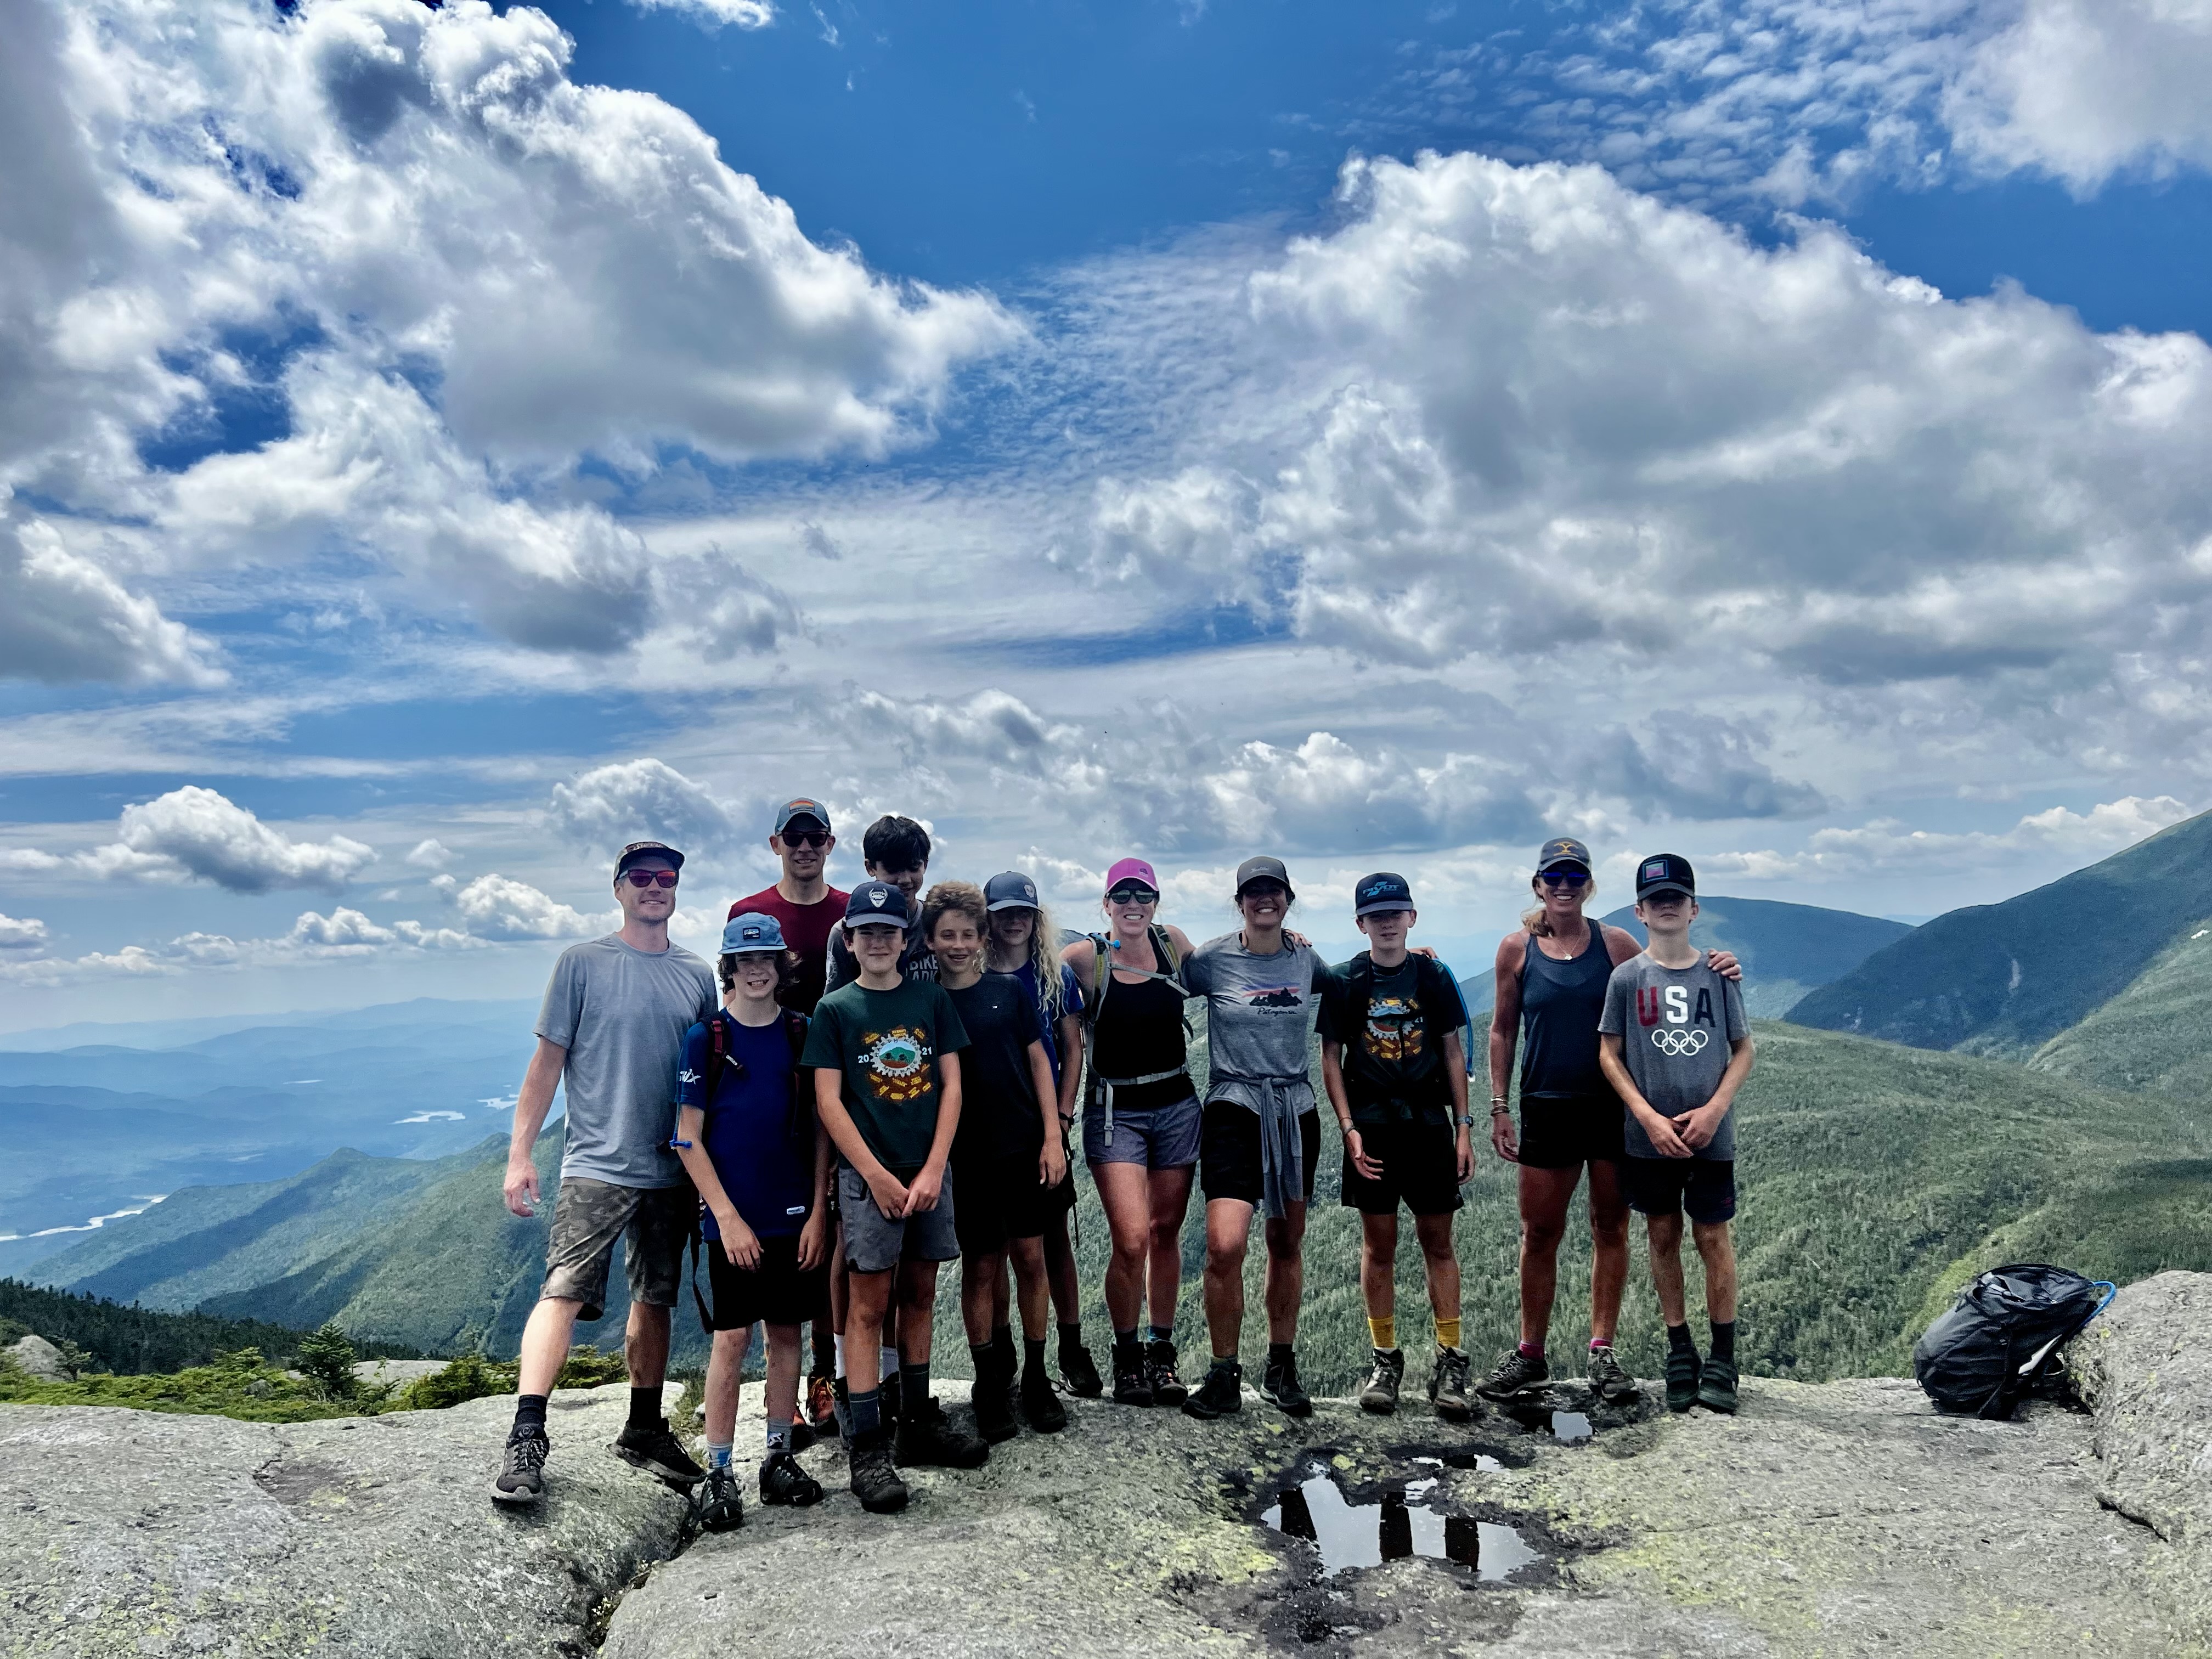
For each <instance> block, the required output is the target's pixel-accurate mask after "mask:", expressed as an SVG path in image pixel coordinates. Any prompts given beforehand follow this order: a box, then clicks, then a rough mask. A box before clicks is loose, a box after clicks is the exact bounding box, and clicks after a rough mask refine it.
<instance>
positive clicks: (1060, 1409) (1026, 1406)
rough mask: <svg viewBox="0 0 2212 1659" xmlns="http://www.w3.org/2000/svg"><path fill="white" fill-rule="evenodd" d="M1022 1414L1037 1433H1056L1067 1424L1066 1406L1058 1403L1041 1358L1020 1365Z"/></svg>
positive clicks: (1050, 1378) (1049, 1374)
mask: <svg viewBox="0 0 2212 1659" xmlns="http://www.w3.org/2000/svg"><path fill="white" fill-rule="evenodd" d="M1022 1415H1023V1416H1024V1417H1026V1418H1027V1419H1029V1421H1030V1427H1031V1428H1033V1429H1035V1430H1036V1431H1037V1432H1038V1433H1039V1434H1058V1433H1059V1432H1060V1431H1061V1430H1062V1429H1064V1428H1066V1426H1067V1407H1065V1406H1063V1405H1061V1404H1060V1395H1059V1394H1058V1393H1057V1392H1056V1391H1054V1388H1053V1386H1052V1374H1051V1373H1050V1372H1049V1371H1048V1370H1045V1368H1044V1361H1043V1360H1042V1359H1039V1360H1037V1361H1036V1363H1035V1364H1024V1366H1023V1367H1022Z"/></svg>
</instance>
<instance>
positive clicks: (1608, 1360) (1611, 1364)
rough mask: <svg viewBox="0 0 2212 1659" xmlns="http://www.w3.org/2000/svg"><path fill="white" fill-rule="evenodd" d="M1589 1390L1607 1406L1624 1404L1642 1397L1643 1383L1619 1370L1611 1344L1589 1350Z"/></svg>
mask: <svg viewBox="0 0 2212 1659" xmlns="http://www.w3.org/2000/svg"><path fill="white" fill-rule="evenodd" d="M1589 1384H1590V1392H1591V1393H1593V1394H1595V1395H1597V1397H1598V1401H1599V1402H1600V1403H1601V1404H1602V1405H1607V1406H1626V1405H1628V1404H1630V1403H1631V1402H1632V1401H1638V1400H1641V1399H1642V1398H1643V1397H1644V1385H1643V1384H1642V1383H1638V1381H1637V1380H1636V1379H1635V1378H1634V1377H1632V1376H1630V1375H1629V1374H1628V1373H1627V1372H1626V1371H1625V1370H1621V1368H1620V1360H1619V1359H1617V1358H1614V1356H1613V1345H1612V1344H1611V1343H1607V1345H1606V1346H1604V1347H1602V1348H1592V1349H1591V1350H1590V1351H1589Z"/></svg>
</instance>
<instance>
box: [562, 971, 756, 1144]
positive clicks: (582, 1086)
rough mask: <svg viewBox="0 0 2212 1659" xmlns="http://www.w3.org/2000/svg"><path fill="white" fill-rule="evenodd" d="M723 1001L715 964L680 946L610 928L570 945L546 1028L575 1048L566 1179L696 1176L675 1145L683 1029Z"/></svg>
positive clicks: (567, 1086)
mask: <svg viewBox="0 0 2212 1659" xmlns="http://www.w3.org/2000/svg"><path fill="white" fill-rule="evenodd" d="M716 1000H717V999H716V996H715V993H714V969H711V968H709V967H708V965H707V964H706V963H704V962H703V961H702V960H701V959H700V958H699V957H696V956H694V955H692V954H691V952H690V951H687V950H685V949H684V947H683V946H682V945H670V946H669V947H668V948H667V949H666V950H665V951H660V952H659V953H658V954H655V953H653V952H651V951H640V950H635V949H634V948H632V947H631V946H629V945H625V944H623V941H622V937H621V935H619V934H617V933H609V934H608V935H607V936H606V937H605V939H592V940H590V941H588V942H586V943H585V944H582V945H570V946H569V947H568V949H567V950H565V951H562V953H561V960H560V961H558V962H556V963H554V964H553V977H552V979H551V980H550V981H548V982H547V984H546V987H545V1003H544V1006H543V1007H542V1008H540V1009H539V1010H538V1036H541V1037H544V1039H545V1040H546V1041H547V1042H557V1043H559V1044H560V1045H561V1046H562V1048H566V1049H567V1050H568V1066H567V1068H566V1069H565V1070H564V1071H563V1073H562V1079H561V1080H562V1088H563V1089H564V1091H566V1092H567V1095H568V1140H567V1146H566V1148H565V1150H564V1151H563V1152H562V1155H561V1175H562V1179H563V1180H566V1179H567V1178H568V1176H583V1177H584V1178H585V1179H586V1180H590V1181H605V1182H611V1184H613V1185H615V1186H617V1187H680V1186H682V1185H683V1184H684V1182H685V1181H686V1180H687V1179H689V1177H688V1176H685V1174H684V1166H683V1164H679V1163H678V1161H677V1158H676V1154H675V1153H674V1152H671V1151H670V1150H669V1147H668V1137H669V1136H670V1135H671V1134H673V1133H675V1130H676V1067H677V1064H678V1061H679V1060H682V1058H683V1056H684V1033H685V1032H686V1031H688V1030H690V1029H691V1028H692V1026H694V1025H695V1024H698V1023H699V1022H700V1021H701V1020H702V1019H705V1018H707V1017H708V1015H710V1014H711V1013H713V1012H714V1006H715V1003H716Z"/></svg>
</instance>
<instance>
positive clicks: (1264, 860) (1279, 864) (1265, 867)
mask: <svg viewBox="0 0 2212 1659" xmlns="http://www.w3.org/2000/svg"><path fill="white" fill-rule="evenodd" d="M1255 881H1279V882H1280V883H1282V884H1283V890H1284V891H1285V893H1289V894H1290V895H1291V897H1293V898H1296V897H1297V893H1296V892H1294V891H1293V890H1291V872H1289V871H1287V870H1285V869H1284V868H1283V861H1282V860H1280V859H1271V858H1269V857H1268V856H1267V854H1265V853H1262V854H1260V855H1259V856H1258V857H1257V858H1249V859H1246V860H1244V862H1243V863H1242V864H1240V865H1238V866H1237V892H1238V893H1239V894H1240V895H1241V894H1242V893H1243V890H1245V889H1246V888H1247V887H1249V886H1250V885H1251V884H1253V883H1254V882H1255Z"/></svg>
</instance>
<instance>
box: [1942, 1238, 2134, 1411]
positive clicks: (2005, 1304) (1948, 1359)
mask: <svg viewBox="0 0 2212 1659" xmlns="http://www.w3.org/2000/svg"><path fill="white" fill-rule="evenodd" d="M2112 1295H2113V1287H2112V1285H2111V1284H2110V1283H2109V1282H2107V1281H2106V1280H2103V1279H2084V1278H2082V1277H2081V1274H2079V1273H2072V1272H2069V1270H2067V1269H2066V1268H2064V1267H2051V1266H2050V1265H2048V1264H2047V1263H2045V1262H2040V1261H2017V1262H2015V1263H2013V1264H2012V1265H2011V1266H2009V1267H1992V1268H1990V1270H1989V1271H1988V1272H1987V1273H1980V1274H1978V1275H1977V1276H1976V1277H1975V1278H1974V1279H1972V1282H1970V1283H1969V1284H1968V1285H1967V1286H1966V1289H1964V1290H1963V1291H1960V1292H1959V1299H1958V1300H1957V1301H1956V1302H1954V1303H1953V1304H1951V1307H1950V1310H1949V1311H1948V1312H1947V1313H1945V1314H1944V1315H1943V1316H1942V1317H1941V1318H1939V1319H1937V1320H1936V1322H1935V1323H1934V1324H1932V1325H1930V1326H1929V1328H1927V1329H1926V1330H1925V1331H1923V1332H1922V1333H1921V1336H1920V1340H1919V1341H1917V1342H1916V1343H1914V1344H1913V1346H1912V1374H1913V1375H1914V1376H1917V1377H1918V1378H1919V1379H1920V1386H1921V1387H1922V1388H1923V1389H1926V1390H1927V1391H1928V1397H1929V1399H1930V1400H1932V1401H1935V1402H1936V1409H1937V1410H1938V1411H1945V1412H1972V1413H1973V1414H1974V1415H1975V1416H1977V1417H1984V1418H1993V1419H1997V1420H1998V1421H2001V1422H2002V1421H2006V1420H2008V1419H2010V1418H2011V1416H2012V1414H2013V1411H2014V1408H2015V1407H2017V1406H2018V1405H2019V1404H2020V1402H2021V1400H2022V1399H2024V1398H2026V1397H2027V1395H2029V1394H2031V1393H2033V1392H2037V1391H2039V1389H2040V1390H2043V1391H2048V1390H2049V1387H2050V1385H2051V1383H2055V1382H2057V1380H2058V1379H2059V1378H2060V1377H2061V1376H2063V1374H2064V1370H2065V1367H2064V1365H2063V1363H2062V1362H2061V1361H2060V1360H2059V1358H2058V1349H2059V1346H2060V1345H2061V1344H2063V1343H2064V1342H2065V1341H2067V1340H2069V1338H2071V1337H2073V1336H2075V1335H2076V1334H2079V1333H2080V1331H2081V1328H2082V1327H2083V1326H2085V1325H2087V1323H2088V1322H2090V1321H2091V1320H2092V1319H2094V1318H2095V1317H2096V1316H2098V1314H2100V1312H2102V1311H2103V1310H2104V1306H2105V1304H2106V1303H2107V1302H2109V1301H2111V1300H2112Z"/></svg>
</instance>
